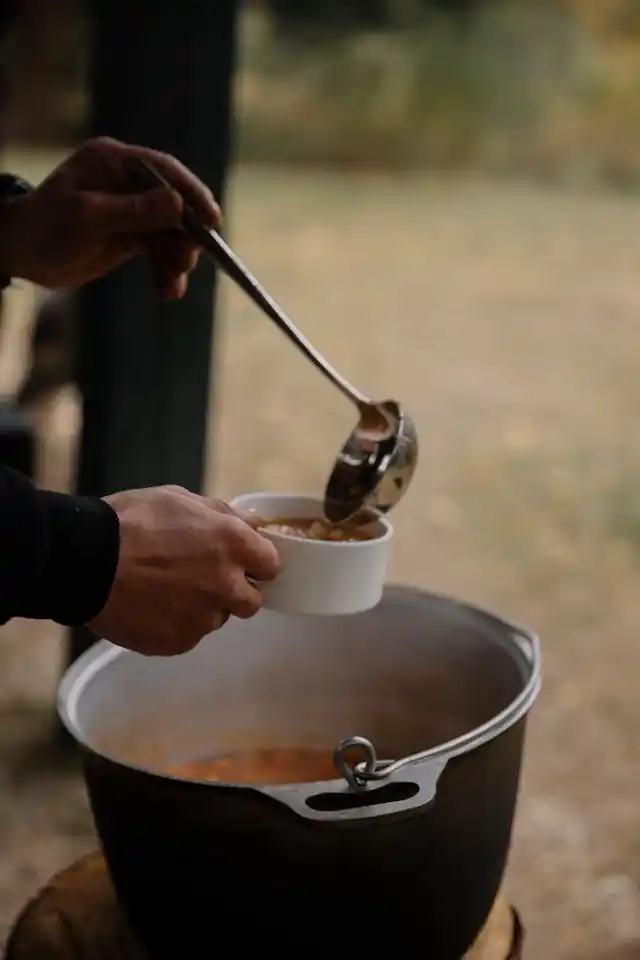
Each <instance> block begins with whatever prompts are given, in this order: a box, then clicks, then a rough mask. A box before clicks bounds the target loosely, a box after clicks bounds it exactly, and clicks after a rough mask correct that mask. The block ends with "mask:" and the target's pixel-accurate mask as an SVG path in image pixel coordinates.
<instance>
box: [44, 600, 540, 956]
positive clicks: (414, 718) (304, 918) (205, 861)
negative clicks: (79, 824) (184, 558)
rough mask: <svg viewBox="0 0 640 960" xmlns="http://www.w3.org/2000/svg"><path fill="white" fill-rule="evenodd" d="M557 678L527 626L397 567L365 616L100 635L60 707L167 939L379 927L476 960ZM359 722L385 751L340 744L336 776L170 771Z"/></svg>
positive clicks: (134, 880)
mask: <svg viewBox="0 0 640 960" xmlns="http://www.w3.org/2000/svg"><path fill="white" fill-rule="evenodd" d="M539 686H540V655H539V648H538V642H537V639H536V638H535V637H534V636H532V635H531V634H530V633H528V632H527V631H525V630H523V629H522V628H520V627H518V626H515V625H512V624H510V623H507V622H505V621H503V620H501V619H499V618H497V617H495V616H493V615H491V614H489V613H486V612H483V611H481V610H479V609H477V608H475V607H472V606H469V605H467V604H463V603H459V602H457V601H455V600H452V599H448V598H445V597H440V596H434V595H431V594H428V593H423V592H420V591H418V590H413V589H409V588H403V587H390V588H387V590H386V591H385V595H384V597H383V600H382V602H381V603H380V605H379V606H378V607H377V608H376V609H375V610H371V611H368V612H366V613H362V614H357V615H355V616H343V617H318V618H312V617H306V618H305V617H285V616H283V615H281V614H277V613H273V612H267V611H264V612H262V613H260V614H259V615H258V616H257V617H255V618H254V619H253V620H250V621H235V622H230V623H229V624H227V626H225V628H224V629H223V630H222V631H221V632H220V633H218V634H215V635H213V636H212V637H210V638H207V639H206V640H205V641H204V642H202V643H201V644H200V646H199V647H198V648H197V649H195V650H194V651H192V652H191V653H188V654H186V655H184V656H182V657H179V658H177V659H162V658H145V657H141V656H138V655H136V654H133V653H130V652H127V651H124V650H120V649H118V648H116V647H112V646H111V645H110V644H107V643H104V642H101V643H98V644H96V646H95V647H93V648H92V649H91V650H89V651H88V652H87V653H86V654H84V656H82V657H81V658H80V660H78V661H77V662H76V663H75V664H74V665H73V666H72V667H71V669H70V670H69V671H68V672H67V674H66V676H65V677H64V679H63V681H62V684H61V687H60V695H59V706H60V712H61V716H62V719H63V721H64V722H65V724H66V725H67V727H68V729H69V730H70V731H71V733H72V734H73V736H74V737H75V738H76V740H77V741H78V742H79V743H80V744H81V745H82V747H83V748H84V751H83V752H84V762H85V775H86V783H87V787H88V792H89V797H90V802H91V807H92V810H93V815H94V818H95V823H96V827H97V830H98V833H99V836H100V840H101V843H102V846H103V849H104V852H105V855H106V858H107V862H108V864H109V869H110V871H111V874H112V877H113V881H114V884H115V887H116V890H117V893H118V895H119V898H120V901H121V903H122V906H123V907H124V909H125V911H126V913H127V915H128V917H129V920H130V922H131V924H132V926H133V928H134V930H135V931H136V932H137V933H138V935H139V937H140V938H141V940H142V941H143V943H144V944H145V945H146V947H147V948H148V950H149V952H150V954H151V956H152V957H154V958H156V957H158V958H164V957H167V958H168V957H171V958H176V957H185V958H186V957H191V956H193V957H196V956H197V957H201V956H205V955H208V954H209V953H211V954H212V955H213V954H214V952H217V951H221V952H222V951H225V950H233V951H234V952H236V951H237V950H241V951H242V952H243V953H245V954H249V953H250V952H251V951H252V950H256V951H257V950H261V951H263V950H265V949H268V948H272V949H278V950H279V951H280V952H281V953H283V952H284V954H285V955H290V956H292V957H293V956H298V955H299V954H301V953H302V952H304V951H307V950H313V951H314V952H315V951H318V952H321V951H322V952H328V951H338V952H340V951H344V955H345V956H346V955H347V953H351V952H353V951H355V952H358V951H364V950H368V949H370V948H371V949H376V950H378V949H379V950H393V951H394V953H395V952H397V953H398V955H402V952H403V951H409V950H411V951H412V952H414V951H416V950H422V951H423V952H424V953H425V955H427V952H428V955H429V956H430V957H433V958H437V960H459V958H460V957H462V956H463V955H464V953H465V952H466V950H467V949H468V948H469V947H470V946H471V944H472V942H473V940H474V939H475V937H476V936H477V934H478V933H479V931H480V930H481V928H482V926H483V924H484V923H485V921H486V919H487V917H488V915H489V912H490V909H491V906H492V904H493V901H494V898H495V897H496V895H497V892H498V889H499V887H500V884H501V881H502V877H503V873H504V869H505V863H506V859H507V855H508V851H509V845H510V840H511V830H512V822H513V817H514V811H515V806H516V799H517V793H518V784H519V778H520V765H521V758H522V749H523V739H524V732H525V723H526V716H527V713H528V711H529V708H530V707H531V705H532V704H533V702H534V700H535V698H536V696H537V693H538V690H539ZM349 737H356V738H358V737H362V738H365V741H364V745H365V747H366V746H367V743H368V742H370V743H371V744H372V745H373V747H374V748H375V752H376V754H377V757H379V758H382V762H380V763H376V762H375V757H372V756H368V757H367V756H365V761H366V762H365V763H364V764H355V765H354V764H351V765H349V763H347V762H346V761H345V760H344V759H343V755H342V753H341V752H340V750H339V751H338V753H337V760H338V768H339V769H337V770H336V778H335V780H331V781H327V782H322V783H303V784H286V785H274V786H255V787H254V786H246V785H238V784H232V783H229V784H225V783H201V782H193V781H188V780H183V779H179V778H177V777H175V776H171V775H167V774H163V773H162V770H163V769H166V768H167V766H168V765H170V764H172V763H178V762H183V761H185V762H186V761H189V760H193V759H199V758H204V757H211V756H213V755H216V754H218V755H225V754H226V755H229V754H231V753H233V752H234V751H236V752H237V751H238V750H247V749H268V748H278V747H283V748H300V747H301V746H308V747H309V748H316V747H321V748H325V749H327V750H333V749H334V748H336V747H337V746H338V744H340V742H341V741H343V740H344V739H345V738H349ZM357 742H359V741H357ZM367 749H369V750H370V748H367ZM405 758H407V762H406V763H404V764H403V763H394V764H393V765H392V766H388V762H389V761H401V760H403V759H405ZM407 955H409V954H407Z"/></svg>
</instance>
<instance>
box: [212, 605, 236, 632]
mask: <svg viewBox="0 0 640 960" xmlns="http://www.w3.org/2000/svg"><path fill="white" fill-rule="evenodd" d="M230 616H231V613H230V612H229V610H214V611H213V613H212V614H211V619H210V621H209V631H208V632H209V633H215V632H216V630H220V628H221V627H224V625H225V623H226V622H227V620H228V619H229V617H230Z"/></svg>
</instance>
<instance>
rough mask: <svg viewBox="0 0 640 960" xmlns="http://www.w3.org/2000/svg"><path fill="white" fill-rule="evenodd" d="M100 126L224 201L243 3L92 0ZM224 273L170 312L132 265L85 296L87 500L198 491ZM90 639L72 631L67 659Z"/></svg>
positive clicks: (82, 484)
mask: <svg viewBox="0 0 640 960" xmlns="http://www.w3.org/2000/svg"><path fill="white" fill-rule="evenodd" d="M92 6H93V29H94V51H93V62H92V68H91V90H92V129H93V133H94V134H95V135H108V136H112V137H116V138H118V139H120V140H125V141H128V142H131V143H139V144H144V145H145V146H150V147H155V148H157V149H160V150H164V151H166V152H169V153H173V154H174V155H175V156H177V157H178V158H179V159H180V160H182V161H183V163H185V164H187V166H189V167H191V169H193V170H194V171H195V172H196V173H197V174H198V175H199V176H200V177H202V179H203V180H204V181H205V182H206V183H207V184H208V185H209V186H211V187H212V189H213V190H214V192H215V193H216V195H217V196H218V197H220V196H221V194H222V192H223V186H224V179H225V172H226V169H227V163H228V156H229V139H230V116H231V94H232V75H233V67H234V53H235V27H236V21H237V8H238V4H237V2H236V0H216V2H204V0H181V2H180V3H158V2H157V0H135V2H131V0H93V4H92ZM214 292H215V276H214V271H213V269H212V267H211V265H210V264H209V263H201V264H200V266H199V267H198V269H197V271H196V272H195V274H194V275H193V278H192V281H191V285H190V288H189V292H188V294H187V296H186V297H185V298H184V300H183V301H181V302H180V303H175V304H164V303H162V302H160V301H159V299H158V298H157V296H156V294H155V291H154V289H153V284H152V278H151V274H150V272H149V269H148V267H147V266H146V264H144V263H143V262H135V263H133V264H131V265H129V266H127V267H125V268H124V269H122V270H119V271H117V272H116V273H115V274H113V275H111V276H109V277H107V278H105V279H104V280H101V281H99V282H96V283H94V284H91V285H89V286H88V287H87V288H86V289H85V290H83V291H82V293H81V295H80V297H79V309H80V320H79V325H80V332H81V338H82V344H83V346H82V351H81V356H82V370H81V378H80V379H81V388H82V392H83V397H84V428H83V434H82V442H81V454H80V465H79V484H78V486H79V491H80V492H81V493H85V494H99V495H102V494H104V493H107V492H111V491H114V490H118V489H125V488H132V487H141V486H153V485H156V484H162V483H177V484H182V485H184V486H186V487H188V488H190V489H191V490H196V491H197V490H199V489H200V486H201V483H202V477H203V466H204V456H205V450H206V427H207V402H208V397H209V373H210V358H211V353H212V335H213V301H214ZM92 641H93V638H92V637H91V635H89V634H88V632H87V631H85V630H76V631H73V632H72V638H71V644H70V658H71V659H75V657H77V656H78V655H79V654H80V653H81V652H82V651H83V650H84V649H86V647H87V646H89V645H90V644H91V642H92Z"/></svg>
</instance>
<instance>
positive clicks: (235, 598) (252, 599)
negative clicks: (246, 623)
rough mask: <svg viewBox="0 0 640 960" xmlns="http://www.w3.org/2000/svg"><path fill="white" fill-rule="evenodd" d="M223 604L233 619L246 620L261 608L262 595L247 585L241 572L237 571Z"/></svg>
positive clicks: (255, 588)
mask: <svg viewBox="0 0 640 960" xmlns="http://www.w3.org/2000/svg"><path fill="white" fill-rule="evenodd" d="M225 602H226V603H227V604H228V607H229V611H230V612H231V614H232V615H233V616H234V617H239V618H240V619H241V620H248V619H249V618H250V617H253V616H255V614H256V613H257V612H258V611H259V610H260V608H261V607H262V594H261V593H260V591H259V590H258V588H257V587H256V586H254V584H252V583H249V581H248V580H247V578H246V577H245V575H244V571H243V570H237V571H236V573H235V574H234V577H233V581H232V585H231V590H230V593H229V596H228V598H227V599H226V601H225Z"/></svg>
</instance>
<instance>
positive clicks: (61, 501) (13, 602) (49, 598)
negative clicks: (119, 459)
mask: <svg viewBox="0 0 640 960" xmlns="http://www.w3.org/2000/svg"><path fill="white" fill-rule="evenodd" d="M119 550H120V528H119V523H118V518H117V516H116V513H115V511H114V510H112V508H111V507H110V506H109V504H107V503H105V501H104V500H100V499H99V498H98V497H95V498H94V497H71V496H67V495H65V494H62V493H52V492H50V491H46V490H44V491H43V490H37V489H36V488H35V487H34V486H33V485H32V484H31V483H30V482H29V480H28V479H27V478H26V477H24V476H23V475H22V474H20V473H16V472H15V471H13V470H9V469H8V468H6V467H0V624H2V623H6V622H7V620H10V619H11V618H12V617H28V618H31V619H39V620H55V621H56V622H57V623H60V624H63V625H64V626H76V625H79V624H83V623H86V622H87V621H88V620H92V619H93V618H94V617H96V616H97V615H98V614H99V613H100V611H101V610H102V608H103V607H104V605H105V603H106V601H107V598H108V596H109V592H110V590H111V586H112V584H113V579H114V577H115V573H116V567H117V565H118V555H119Z"/></svg>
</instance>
